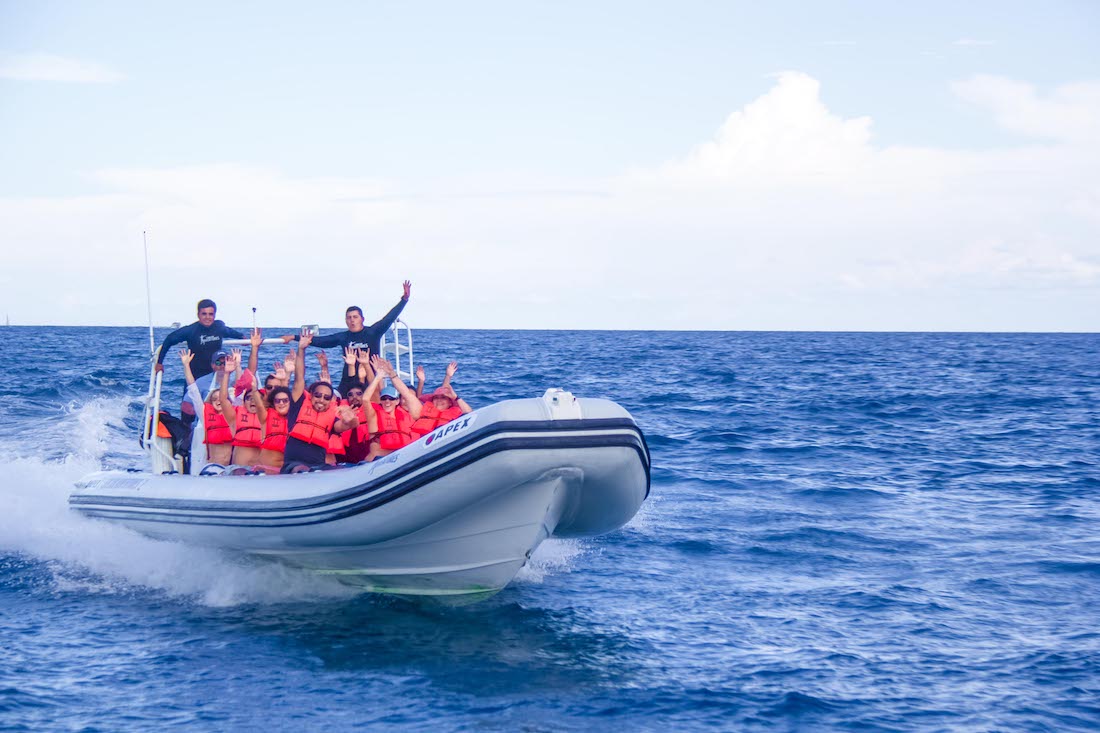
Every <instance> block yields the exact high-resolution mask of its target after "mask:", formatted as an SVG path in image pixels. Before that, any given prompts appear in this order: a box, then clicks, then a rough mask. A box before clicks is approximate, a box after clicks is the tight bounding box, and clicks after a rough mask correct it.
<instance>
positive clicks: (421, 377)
mask: <svg viewBox="0 0 1100 733" xmlns="http://www.w3.org/2000/svg"><path fill="white" fill-rule="evenodd" d="M416 381H418V382H423V381H424V365H423V364H421V365H420V366H418V367H417V368H416Z"/></svg>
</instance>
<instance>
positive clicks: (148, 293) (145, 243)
mask: <svg viewBox="0 0 1100 733" xmlns="http://www.w3.org/2000/svg"><path fill="white" fill-rule="evenodd" d="M141 245H142V247H143V248H144V249H145V307H146V308H147V309H148V311H149V353H150V354H152V353H153V351H154V350H155V349H156V348H157V344H156V341H155V340H154V338H153V291H152V289H151V288H150V287H149V240H147V239H146V238H145V230H144V229H142V230H141Z"/></svg>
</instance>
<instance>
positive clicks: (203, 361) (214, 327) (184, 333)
mask: <svg viewBox="0 0 1100 733" xmlns="http://www.w3.org/2000/svg"><path fill="white" fill-rule="evenodd" d="M217 312H218V306H217V305H216V304H215V303H214V301H212V300H210V299H209V298H203V299H202V300H200V301H199V305H198V316H199V320H197V321H195V322H194V323H189V324H187V325H186V326H184V327H183V328H177V329H176V330H175V331H173V332H172V333H170V334H168V335H167V336H166V337H165V338H164V343H163V344H161V346H160V353H159V354H157V371H158V372H162V371H164V357H165V356H167V355H168V350H169V349H170V348H172V347H173V346H175V345H176V344H179V343H184V342H186V343H187V348H188V349H189V350H190V351H191V354H192V355H193V359H194V361H193V362H192V363H191V373H192V376H193V377H194V378H195V383H196V384H197V385H198V387H199V390H200V391H203V390H206V389H209V387H210V384H211V383H212V382H213V378H212V377H211V376H210V375H212V374H213V372H214V365H213V363H212V361H213V356H214V355H215V354H216V353H218V352H219V351H221V350H222V339H225V338H234V339H243V338H244V337H245V335H244V334H243V333H241V332H240V331H237V330H235V329H232V328H229V327H228V326H226V325H225V323H224V322H222V321H217V320H215V319H214V316H215V315H216V314H217ZM180 414H181V416H182V417H183V419H184V420H187V421H190V420H194V419H195V415H194V413H193V412H192V411H191V403H189V402H188V401H187V400H186V399H185V400H184V401H183V403H182V404H181V405H180Z"/></svg>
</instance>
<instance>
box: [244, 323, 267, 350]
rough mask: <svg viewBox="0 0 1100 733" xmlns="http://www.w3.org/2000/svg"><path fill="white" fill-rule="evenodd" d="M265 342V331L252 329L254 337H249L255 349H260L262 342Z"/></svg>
mask: <svg viewBox="0 0 1100 733" xmlns="http://www.w3.org/2000/svg"><path fill="white" fill-rule="evenodd" d="M263 340H264V331H263V329H262V328H254V329H252V335H251V336H249V337H248V341H249V343H251V344H252V348H253V349H258V348H260V342H262V341H263Z"/></svg>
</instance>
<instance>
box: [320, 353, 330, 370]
mask: <svg viewBox="0 0 1100 733" xmlns="http://www.w3.org/2000/svg"><path fill="white" fill-rule="evenodd" d="M317 363H318V364H320V365H321V368H322V369H328V354H326V353H325V352H324V351H318V352H317Z"/></svg>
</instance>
